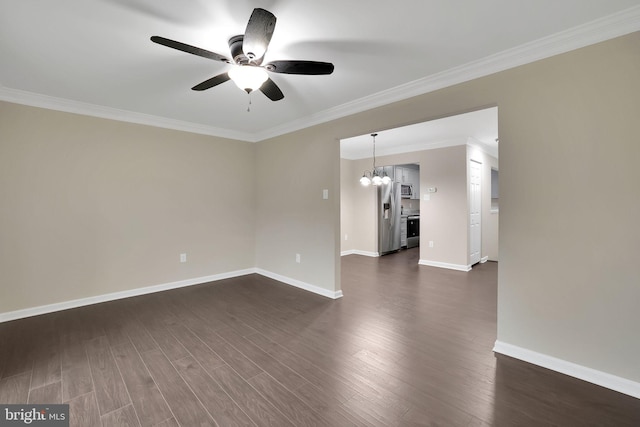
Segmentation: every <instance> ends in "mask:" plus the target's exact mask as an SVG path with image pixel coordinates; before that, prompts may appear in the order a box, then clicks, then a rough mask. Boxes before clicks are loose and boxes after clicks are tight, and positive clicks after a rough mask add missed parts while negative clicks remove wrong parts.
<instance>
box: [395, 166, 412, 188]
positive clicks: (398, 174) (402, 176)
mask: <svg viewBox="0 0 640 427" xmlns="http://www.w3.org/2000/svg"><path fill="white" fill-rule="evenodd" d="M410 171H411V169H409V168H405V167H402V166H396V167H395V181H396V182H399V183H401V184H411V182H410V179H411V177H410Z"/></svg>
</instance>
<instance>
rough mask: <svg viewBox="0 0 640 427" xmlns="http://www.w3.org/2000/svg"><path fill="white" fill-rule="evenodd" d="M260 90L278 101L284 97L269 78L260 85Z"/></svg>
mask: <svg viewBox="0 0 640 427" xmlns="http://www.w3.org/2000/svg"><path fill="white" fill-rule="evenodd" d="M260 90H261V91H262V93H264V94H265V95H266V96H267V98H269V99H270V100H272V101H280V100H281V99H282V98H284V94H283V93H282V91H281V90H280V88H279V87H278V85H276V84H275V82H274V81H273V80H271V79H267V81H265V82H264V83H263V84H262V86H261V87H260Z"/></svg>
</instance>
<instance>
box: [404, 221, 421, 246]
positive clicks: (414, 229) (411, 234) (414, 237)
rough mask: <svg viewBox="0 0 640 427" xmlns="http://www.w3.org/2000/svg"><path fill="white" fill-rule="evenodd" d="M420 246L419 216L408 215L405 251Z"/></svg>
mask: <svg viewBox="0 0 640 427" xmlns="http://www.w3.org/2000/svg"><path fill="white" fill-rule="evenodd" d="M416 246H420V216H419V215H410V216H409V217H408V218H407V249H408V248H415V247H416Z"/></svg>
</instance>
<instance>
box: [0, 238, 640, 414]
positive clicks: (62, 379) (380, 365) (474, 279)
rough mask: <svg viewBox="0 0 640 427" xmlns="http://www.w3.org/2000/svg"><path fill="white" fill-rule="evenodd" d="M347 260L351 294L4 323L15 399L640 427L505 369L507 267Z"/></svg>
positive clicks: (183, 296)
mask: <svg viewBox="0 0 640 427" xmlns="http://www.w3.org/2000/svg"><path fill="white" fill-rule="evenodd" d="M418 257H419V249H417V248H416V249H410V250H405V251H401V252H399V253H397V254H395V255H391V256H385V257H380V258H370V257H363V256H358V255H349V256H345V257H343V258H342V285H343V286H342V287H343V292H344V297H343V298H341V299H339V300H335V301H333V300H329V299H327V298H324V297H320V296H318V295H315V294H312V293H309V292H305V291H302V290H300V289H296V288H293V287H290V286H287V285H284V284H282V283H279V282H277V281H274V280H271V279H268V278H265V277H263V276H259V275H249V276H244V277H239V278H234V279H229V280H224V281H220V282H215V283H211V284H207V285H200V286H192V287H188V288H183V289H178V290H173V291H167V292H162V293H157V294H153V295H146V296H141V297H136V298H129V299H125V300H119V301H113V302H109V303H105V304H99V305H94V306H89V307H83V308H79V309H73V310H67V311H63V312H59V313H53V314H49V315H44V316H38V317H33V318H28V319H23V320H18V321H13V322H7V323H2V324H0V403H27V402H31V403H40V402H41V403H61V402H66V403H69V405H70V415H71V425H72V426H99V425H103V426H126V425H129V426H139V425H145V426H154V425H155V426H178V425H179V426H185V427H186V426H189V427H190V426H194V425H198V426H201V425H202V426H204V425H209V426H216V425H218V426H236V425H256V426H310V425H324V426H340V427H343V426H361V427H364V426H384V427H387V426H418V425H432V426H435V425H441V426H475V427H477V426H491V425H495V426H513V425H520V426H540V425H559V426H582V425H611V426H637V425H640V400H639V399H634V398H631V397H629V396H625V395H622V394H619V393H616V392H613V391H610V390H606V389H603V388H601V387H598V386H594V385H592V384H588V383H585V382H582V381H580V380H577V379H574V378H570V377H567V376H564V375H561V374H557V373H554V372H551V371H548V370H545V369H542V368H538V367H536V366H532V365H529V364H527V363H524V362H520V361H517V360H513V359H510V358H507V357H497V358H496V357H495V356H494V354H493V353H492V351H491V349H492V346H493V343H494V341H495V339H496V294H497V291H496V288H497V284H496V282H497V264H496V263H491V262H488V263H485V264H481V265H478V266H476V267H474V268H473V270H472V271H471V272H469V273H464V272H458V271H450V270H444V269H438V268H433V267H427V266H418V264H417V261H418Z"/></svg>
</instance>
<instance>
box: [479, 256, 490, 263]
mask: <svg viewBox="0 0 640 427" xmlns="http://www.w3.org/2000/svg"><path fill="white" fill-rule="evenodd" d="M487 261H489V256H488V255H487V256H483V257H482V258H480V264H484V263H485V262H487Z"/></svg>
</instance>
